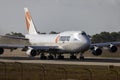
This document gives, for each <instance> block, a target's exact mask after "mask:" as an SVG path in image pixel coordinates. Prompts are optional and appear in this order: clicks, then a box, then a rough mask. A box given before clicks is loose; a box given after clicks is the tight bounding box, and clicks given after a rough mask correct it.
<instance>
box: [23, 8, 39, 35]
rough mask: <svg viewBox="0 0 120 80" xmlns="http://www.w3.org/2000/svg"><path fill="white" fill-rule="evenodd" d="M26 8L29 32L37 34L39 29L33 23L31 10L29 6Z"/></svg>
mask: <svg viewBox="0 0 120 80" xmlns="http://www.w3.org/2000/svg"><path fill="white" fill-rule="evenodd" d="M24 10H25V19H26V26H27V30H28V33H29V34H37V31H36V29H35V26H34V24H33V21H32V18H31V15H30V12H29V10H28V8H24Z"/></svg>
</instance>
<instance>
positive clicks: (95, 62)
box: [0, 56, 120, 66]
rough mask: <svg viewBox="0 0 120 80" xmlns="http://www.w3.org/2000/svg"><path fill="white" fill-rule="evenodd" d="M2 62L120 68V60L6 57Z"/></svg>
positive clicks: (0, 60)
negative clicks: (111, 66)
mask: <svg viewBox="0 0 120 80" xmlns="http://www.w3.org/2000/svg"><path fill="white" fill-rule="evenodd" d="M0 62H20V63H40V64H66V65H99V66H109V65H113V66H120V58H106V57H97V58H95V57H86V58H85V60H82V61H80V60H70V59H67V58H66V59H64V60H58V59H55V60H40V59H39V57H33V58H30V57H6V56H0Z"/></svg>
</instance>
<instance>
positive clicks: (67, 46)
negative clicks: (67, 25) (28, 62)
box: [0, 8, 120, 60]
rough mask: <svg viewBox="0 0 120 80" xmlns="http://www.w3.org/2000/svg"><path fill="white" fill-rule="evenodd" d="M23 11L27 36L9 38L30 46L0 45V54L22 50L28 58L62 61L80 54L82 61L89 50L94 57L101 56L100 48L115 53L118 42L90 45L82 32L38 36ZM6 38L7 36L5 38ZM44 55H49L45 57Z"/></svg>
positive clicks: (27, 15)
mask: <svg viewBox="0 0 120 80" xmlns="http://www.w3.org/2000/svg"><path fill="white" fill-rule="evenodd" d="M24 10H25V19H26V26H27V30H28V34H26V35H25V38H16V37H9V38H14V39H22V40H28V41H29V43H30V45H17V44H16V45H12V44H0V54H3V53H4V49H6V48H7V49H16V48H22V50H23V51H26V54H27V55H28V56H36V55H40V59H47V58H48V59H54V58H58V59H64V56H63V54H65V53H66V54H70V59H76V55H75V54H80V60H82V59H84V56H83V53H84V52H85V51H87V50H89V49H90V50H91V51H92V54H93V55H95V56H98V55H101V54H102V48H103V47H107V48H108V50H110V52H116V51H117V49H118V48H117V46H119V45H120V42H107V43H96V44H91V40H90V38H89V36H88V35H87V34H86V33H85V32H84V31H65V32H61V33H59V34H38V33H37V31H36V28H35V26H34V24H33V21H32V18H31V15H30V12H29V11H28V9H27V8H24ZM6 37H8V36H6ZM45 53H49V56H48V57H46V56H45Z"/></svg>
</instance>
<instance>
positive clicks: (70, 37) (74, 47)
mask: <svg viewBox="0 0 120 80" xmlns="http://www.w3.org/2000/svg"><path fill="white" fill-rule="evenodd" d="M26 38H28V39H29V42H30V43H31V45H36V46H59V49H60V50H61V51H64V52H74V53H77V52H84V51H86V50H88V49H89V47H90V44H91V42H90V39H89V37H88V36H87V35H86V33H85V32H83V31H66V32H62V33H59V34H38V35H30V34H28V35H26Z"/></svg>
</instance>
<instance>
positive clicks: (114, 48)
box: [108, 45, 118, 53]
mask: <svg viewBox="0 0 120 80" xmlns="http://www.w3.org/2000/svg"><path fill="white" fill-rule="evenodd" d="M108 48H109V51H110V52H113V53H114V52H117V50H118V48H117V47H116V46H114V45H110V46H109V47H108Z"/></svg>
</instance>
